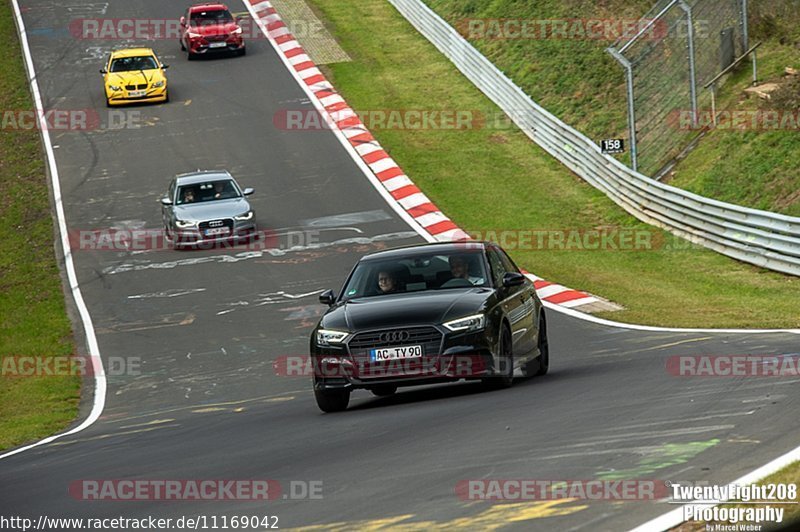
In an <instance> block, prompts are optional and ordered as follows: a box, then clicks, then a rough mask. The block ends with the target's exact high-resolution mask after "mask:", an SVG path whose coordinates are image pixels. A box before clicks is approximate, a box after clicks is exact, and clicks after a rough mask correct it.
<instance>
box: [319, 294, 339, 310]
mask: <svg viewBox="0 0 800 532" xmlns="http://www.w3.org/2000/svg"><path fill="white" fill-rule="evenodd" d="M319 302H320V303H322V304H323V305H328V306H329V307H330V306H331V305H333V304H334V303H335V302H336V294H334V293H333V290H325V291H324V292H322V293H321V294H320V295H319Z"/></svg>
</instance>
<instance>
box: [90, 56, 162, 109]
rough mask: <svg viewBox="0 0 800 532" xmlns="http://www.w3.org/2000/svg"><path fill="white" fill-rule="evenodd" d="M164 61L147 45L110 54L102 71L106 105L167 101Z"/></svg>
mask: <svg viewBox="0 0 800 532" xmlns="http://www.w3.org/2000/svg"><path fill="white" fill-rule="evenodd" d="M167 68H169V65H165V64H163V63H162V62H161V61H159V60H158V57H156V54H155V52H153V50H151V49H150V48H127V49H124V50H116V51H114V52H112V53H111V56H110V57H109V58H108V62H107V63H106V66H105V68H103V69H102V70H100V73H101V74H103V88H104V89H105V93H106V104H107V105H108V106H109V107H111V106H114V105H125V104H129V103H144V102H147V103H150V102H153V103H154V102H168V101H169V92H168V91H167V76H166V75H164V70H166V69H167Z"/></svg>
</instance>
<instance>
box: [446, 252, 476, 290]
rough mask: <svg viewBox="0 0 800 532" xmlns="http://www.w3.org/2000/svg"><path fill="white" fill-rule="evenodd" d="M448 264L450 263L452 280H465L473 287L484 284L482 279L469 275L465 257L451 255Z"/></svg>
mask: <svg viewBox="0 0 800 532" xmlns="http://www.w3.org/2000/svg"><path fill="white" fill-rule="evenodd" d="M448 262H449V263H450V273H451V274H452V275H453V279H466V280H467V281H469V282H470V283H472V284H474V285H481V284H483V283H484V280H483V277H474V276H472V275H470V274H469V263H468V262H467V259H466V257H463V256H461V255H451V256H450V258H449V259H448Z"/></svg>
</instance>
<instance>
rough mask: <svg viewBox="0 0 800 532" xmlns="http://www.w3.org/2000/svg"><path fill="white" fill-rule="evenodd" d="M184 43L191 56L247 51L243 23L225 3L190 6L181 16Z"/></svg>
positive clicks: (184, 47)
mask: <svg viewBox="0 0 800 532" xmlns="http://www.w3.org/2000/svg"><path fill="white" fill-rule="evenodd" d="M180 43H181V50H183V51H186V52H188V53H189V60H192V59H195V58H196V57H197V56H200V55H209V54H214V53H218V52H228V53H230V52H233V53H236V54H237V55H244V54H245V53H246V51H247V49H246V48H245V43H244V37H243V36H242V27H241V26H239V24H237V23H236V21H235V20H234V19H233V16H232V15H231V12H230V11H228V8H227V6H225V4H198V5H196V6H192V7H190V8H189V9H187V10H186V14H185V15H184V16H182V17H181V39H180Z"/></svg>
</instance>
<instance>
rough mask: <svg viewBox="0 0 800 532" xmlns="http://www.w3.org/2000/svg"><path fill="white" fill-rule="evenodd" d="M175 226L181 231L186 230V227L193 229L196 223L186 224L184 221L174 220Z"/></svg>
mask: <svg viewBox="0 0 800 532" xmlns="http://www.w3.org/2000/svg"><path fill="white" fill-rule="evenodd" d="M175 225H177V226H178V227H180V228H181V229H186V228H187V227H195V226H197V222H187V221H184V220H175Z"/></svg>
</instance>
